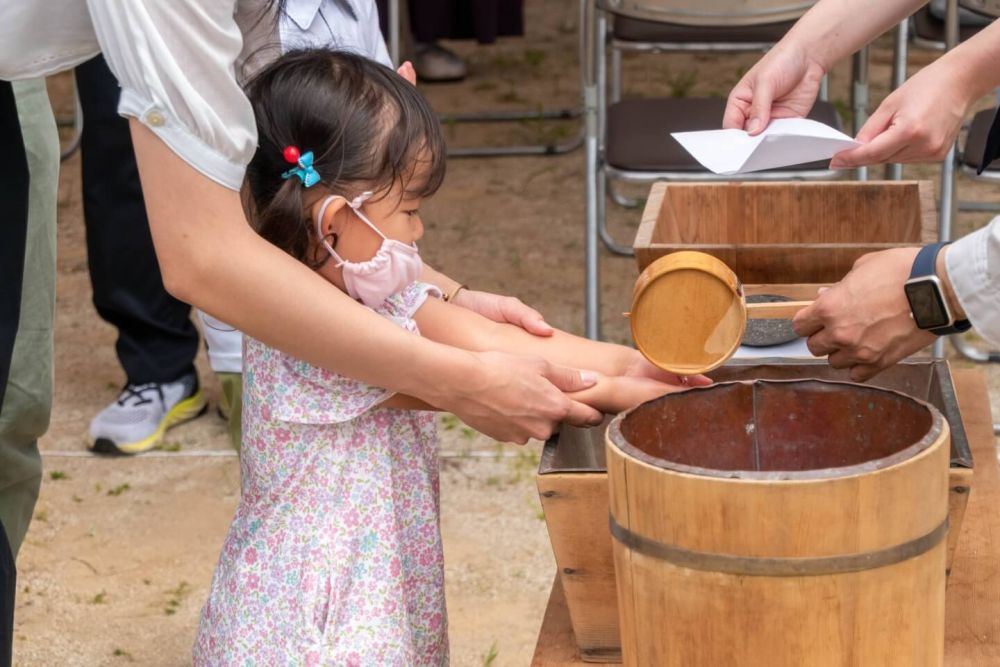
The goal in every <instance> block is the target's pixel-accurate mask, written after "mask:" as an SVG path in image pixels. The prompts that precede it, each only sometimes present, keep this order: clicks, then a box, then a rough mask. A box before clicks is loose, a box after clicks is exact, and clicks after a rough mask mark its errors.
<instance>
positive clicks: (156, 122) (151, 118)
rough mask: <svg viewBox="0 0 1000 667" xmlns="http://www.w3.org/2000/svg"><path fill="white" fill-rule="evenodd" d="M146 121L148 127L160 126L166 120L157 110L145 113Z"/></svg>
mask: <svg viewBox="0 0 1000 667" xmlns="http://www.w3.org/2000/svg"><path fill="white" fill-rule="evenodd" d="M146 122H147V123H148V124H149V126H150V127H162V126H163V123H164V122H166V120H165V119H164V118H163V114H161V113H160V112H159V111H150V112H149V113H147V114H146Z"/></svg>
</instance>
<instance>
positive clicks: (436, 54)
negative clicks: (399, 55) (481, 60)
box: [413, 42, 468, 83]
mask: <svg viewBox="0 0 1000 667" xmlns="http://www.w3.org/2000/svg"><path fill="white" fill-rule="evenodd" d="M413 69H415V70H416V72H417V78H418V79H420V80H421V81H426V82H428V83H442V82H445V81H461V80H462V79H464V78H465V75H466V74H468V68H466V66H465V61H463V60H462V59H461V58H459V57H458V54H457V53H455V52H454V51H449V50H448V49H446V48H444V47H443V46H441V45H440V44H438V43H437V42H427V43H420V44H414V46H413Z"/></svg>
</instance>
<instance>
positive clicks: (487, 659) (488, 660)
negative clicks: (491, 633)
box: [483, 640, 500, 667]
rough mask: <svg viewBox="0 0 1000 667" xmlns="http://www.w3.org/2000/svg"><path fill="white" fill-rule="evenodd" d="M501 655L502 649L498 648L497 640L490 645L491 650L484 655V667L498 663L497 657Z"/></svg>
mask: <svg viewBox="0 0 1000 667" xmlns="http://www.w3.org/2000/svg"><path fill="white" fill-rule="evenodd" d="M499 655H500V649H498V648H497V643H496V640H494V641H493V643H492V644H490V648H489V650H488V651H486V653H484V654H483V667H490V665H492V664H493V663H495V662H496V661H497V657H498V656H499Z"/></svg>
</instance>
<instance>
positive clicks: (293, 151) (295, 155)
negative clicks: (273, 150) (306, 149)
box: [281, 146, 302, 164]
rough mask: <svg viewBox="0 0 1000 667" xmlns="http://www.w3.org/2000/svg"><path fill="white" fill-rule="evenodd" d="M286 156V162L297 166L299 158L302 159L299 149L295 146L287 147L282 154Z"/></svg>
mask: <svg viewBox="0 0 1000 667" xmlns="http://www.w3.org/2000/svg"><path fill="white" fill-rule="evenodd" d="M281 154H282V155H284V156H285V162H288V163H290V164H297V163H298V161H299V158H300V157H302V156H301V154H300V153H299V149H298V148H296V147H295V146H285V150H283V151H282V152H281Z"/></svg>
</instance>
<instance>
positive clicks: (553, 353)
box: [414, 299, 710, 412]
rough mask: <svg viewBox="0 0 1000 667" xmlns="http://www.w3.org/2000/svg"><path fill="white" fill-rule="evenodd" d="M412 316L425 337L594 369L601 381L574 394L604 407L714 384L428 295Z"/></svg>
mask: <svg viewBox="0 0 1000 667" xmlns="http://www.w3.org/2000/svg"><path fill="white" fill-rule="evenodd" d="M414 320H415V321H416V322H417V326H418V327H419V328H420V334H421V335H422V336H424V337H426V338H430V339H431V340H434V341H437V342H439V343H445V344H447V345H451V346H453V347H460V348H464V349H467V350H472V351H478V352H484V351H488V350H493V351H502V352H510V353H516V354H522V355H533V356H539V357H542V358H544V359H545V360H547V361H549V362H550V363H556V364H567V365H570V366H572V367H573V368H583V369H587V370H590V371H594V372H595V373H596V374H597V376H598V380H599V381H598V382H597V384H596V385H595V386H594V387H593V388H591V389H589V390H586V391H582V392H578V393H571V394H570V396H571V398H574V399H575V400H578V401H581V402H584V403H587V404H588V405H591V406H593V407H595V408H598V409H600V410H603V411H604V412H619V411H621V410H624V409H627V408H630V407H633V406H634V405H636V404H638V403H641V402H642V401H644V400H648V399H650V398H654V397H656V396H660V395H662V394H665V393H667V392H670V391H676V390H677V389H678V388H683V387H685V386H699V385H705V384H709V383H710V381H709V380H708V379H707V378H705V377H704V376H700V375H698V376H692V377H690V378H683V379H682V378H680V377H678V376H676V375H672V374H670V373H666V372H664V371H662V370H660V369H658V368H656V367H654V366H653V365H652V364H650V363H649V362H648V361H646V360H645V359H644V358H643V357H642V355H641V354H639V352H637V351H636V350H633V349H631V348H629V347H625V346H624V345H614V344H611V343H603V342H599V341H593V340H589V339H586V338H581V337H579V336H574V335H572V334H569V333H566V332H564V331H559V330H555V331H554V333H553V335H552V336H550V337H547V338H540V337H538V336H532V335H530V334H528V333H527V332H525V331H524V330H523V329H521V328H519V327H516V326H512V325H510V324H501V323H497V322H493V321H491V320H488V319H486V318H484V317H482V316H481V315H478V314H477V313H474V312H472V311H469V310H466V309H464V308H459V307H456V306H454V305H452V304H450V303H444V302H443V301H441V300H439V299H427V300H426V301H425V302H424V304H423V305H422V306H421V307H420V309H419V310H418V311H417V312H416V314H415V315H414Z"/></svg>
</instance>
